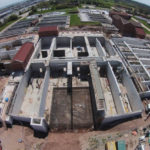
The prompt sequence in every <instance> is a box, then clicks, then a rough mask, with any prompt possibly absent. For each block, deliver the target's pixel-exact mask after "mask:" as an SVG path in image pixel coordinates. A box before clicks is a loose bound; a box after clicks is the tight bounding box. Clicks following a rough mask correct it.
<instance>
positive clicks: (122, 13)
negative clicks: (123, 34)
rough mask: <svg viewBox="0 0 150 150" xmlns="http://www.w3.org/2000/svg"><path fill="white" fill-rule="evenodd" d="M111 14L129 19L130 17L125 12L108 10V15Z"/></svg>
mask: <svg viewBox="0 0 150 150" xmlns="http://www.w3.org/2000/svg"><path fill="white" fill-rule="evenodd" d="M113 15H118V16H120V17H122V18H124V19H127V20H130V19H131V15H129V14H127V13H125V12H118V11H110V12H109V16H110V17H112V16H113Z"/></svg>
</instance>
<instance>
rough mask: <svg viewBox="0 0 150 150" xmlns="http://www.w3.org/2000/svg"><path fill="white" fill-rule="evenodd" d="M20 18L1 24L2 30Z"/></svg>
mask: <svg viewBox="0 0 150 150" xmlns="http://www.w3.org/2000/svg"><path fill="white" fill-rule="evenodd" d="M17 20H18V19H16V20H13V21H9V22H7V23H6V24H4V25H2V26H0V31H2V30H4V29H5V28H6V27H7V26H9V25H10V24H12V23H14V22H15V21H17Z"/></svg>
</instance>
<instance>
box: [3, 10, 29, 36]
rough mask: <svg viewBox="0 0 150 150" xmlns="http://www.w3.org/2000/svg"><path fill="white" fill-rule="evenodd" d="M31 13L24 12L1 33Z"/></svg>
mask: <svg viewBox="0 0 150 150" xmlns="http://www.w3.org/2000/svg"><path fill="white" fill-rule="evenodd" d="M28 14H29V12H27V13H25V14H22V15H21V18H20V19H19V20H17V21H15V22H14V23H12V24H10V25H9V26H7V27H6V28H5V29H3V30H2V31H1V32H0V33H1V34H2V33H3V32H5V31H6V30H7V29H9V28H10V27H11V26H13V25H14V24H15V23H17V22H19V21H20V20H21V19H24V18H25V17H27V16H28Z"/></svg>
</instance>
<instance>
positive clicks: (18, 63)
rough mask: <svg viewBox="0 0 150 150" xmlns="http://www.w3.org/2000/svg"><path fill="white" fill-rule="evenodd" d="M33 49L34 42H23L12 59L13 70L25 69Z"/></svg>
mask: <svg viewBox="0 0 150 150" xmlns="http://www.w3.org/2000/svg"><path fill="white" fill-rule="evenodd" d="M33 51H34V45H33V43H31V42H27V43H25V44H23V45H22V47H21V48H20V50H19V51H18V52H17V54H16V55H15V56H14V58H13V60H12V64H11V66H12V67H11V68H12V70H24V69H25V68H26V65H27V64H28V62H29V60H30V57H31V55H32V53H33Z"/></svg>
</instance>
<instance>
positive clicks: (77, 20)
mask: <svg viewBox="0 0 150 150" xmlns="http://www.w3.org/2000/svg"><path fill="white" fill-rule="evenodd" d="M86 25H91V26H100V25H101V24H100V23H99V22H81V21H80V18H79V16H78V15H77V14H72V15H71V16H70V26H86Z"/></svg>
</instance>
